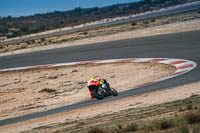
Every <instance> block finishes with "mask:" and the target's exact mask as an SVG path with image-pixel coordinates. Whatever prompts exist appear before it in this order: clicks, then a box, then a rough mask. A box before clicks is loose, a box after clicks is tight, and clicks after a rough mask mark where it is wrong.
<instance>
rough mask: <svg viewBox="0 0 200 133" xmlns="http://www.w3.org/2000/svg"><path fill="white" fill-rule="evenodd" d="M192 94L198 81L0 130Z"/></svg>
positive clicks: (198, 87)
mask: <svg viewBox="0 0 200 133" xmlns="http://www.w3.org/2000/svg"><path fill="white" fill-rule="evenodd" d="M193 95H200V82H197V83H192V84H188V85H183V86H179V87H175V88H170V89H167V90H163V91H157V92H153V93H149V94H144V95H140V96H137V97H130V98H125V99H121V100H117V101H114V102H108V103H105V104H100V105H95V106H90V107H87V108H84V109H77V110H73V111H69V112H64V113H60V114H56V115H51V116H48V117H44V118H40V119H34V120H31V121H27V122H22V123H18V124H14V125H9V126H5V127H0V131H1V132H5V133H6V132H9V133H12V132H13V133H16V132H20V131H25V130H31V129H32V128H35V127H40V126H45V125H54V124H58V123H63V122H64V123H66V122H67V121H69V122H70V121H72V120H81V119H88V118H92V117H95V116H98V115H102V114H110V113H113V112H119V111H121V110H126V109H130V108H139V107H145V106H150V105H156V104H160V103H165V102H172V101H175V100H181V99H185V98H188V97H190V96H193ZM111 105H112V106H111ZM69 126H70V125H69ZM71 126H73V125H71ZM59 128H60V127H59ZM8 129H9V130H8ZM56 130H58V129H56V127H55V131H56ZM45 132H53V130H52V129H51V131H48V130H45Z"/></svg>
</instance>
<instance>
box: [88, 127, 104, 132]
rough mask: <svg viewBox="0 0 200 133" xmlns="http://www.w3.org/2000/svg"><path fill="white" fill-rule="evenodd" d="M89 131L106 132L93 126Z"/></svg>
mask: <svg viewBox="0 0 200 133" xmlns="http://www.w3.org/2000/svg"><path fill="white" fill-rule="evenodd" d="M88 133H105V132H104V131H103V130H101V129H99V128H98V127H92V128H91V129H90V130H89V131H88Z"/></svg>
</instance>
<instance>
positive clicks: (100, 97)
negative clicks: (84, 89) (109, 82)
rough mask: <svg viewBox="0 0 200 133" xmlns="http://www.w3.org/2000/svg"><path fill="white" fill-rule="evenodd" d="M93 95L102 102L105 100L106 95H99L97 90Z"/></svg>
mask: <svg viewBox="0 0 200 133" xmlns="http://www.w3.org/2000/svg"><path fill="white" fill-rule="evenodd" d="M92 95H93V96H94V97H95V98H96V99H98V100H102V99H103V98H104V95H99V94H97V92H96V90H93V91H92Z"/></svg>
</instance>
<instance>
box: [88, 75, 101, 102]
mask: <svg viewBox="0 0 200 133" xmlns="http://www.w3.org/2000/svg"><path fill="white" fill-rule="evenodd" d="M103 81H104V80H103V79H102V78H101V79H97V78H96V79H94V78H91V79H90V80H89V81H88V89H89V86H93V85H95V86H99V85H100V84H103ZM89 92H90V97H91V98H92V99H93V98H94V96H93V95H92V90H90V89H89Z"/></svg>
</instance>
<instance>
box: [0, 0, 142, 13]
mask: <svg viewBox="0 0 200 133" xmlns="http://www.w3.org/2000/svg"><path fill="white" fill-rule="evenodd" d="M58 1H59V2H58ZM138 1H141V0H123V1H122V0H105V1H102V0H70V1H69V0H68V1H66V0H42V1H41V0H1V1H0V16H1V17H8V16H12V17H21V16H31V15H35V14H43V13H49V12H54V11H70V10H73V9H75V8H77V7H80V8H83V9H84V8H93V7H98V8H102V7H106V6H111V5H116V4H125V3H133V2H138Z"/></svg>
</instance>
